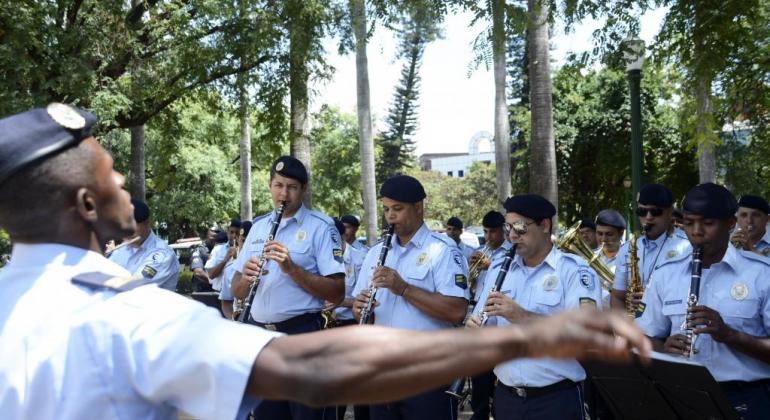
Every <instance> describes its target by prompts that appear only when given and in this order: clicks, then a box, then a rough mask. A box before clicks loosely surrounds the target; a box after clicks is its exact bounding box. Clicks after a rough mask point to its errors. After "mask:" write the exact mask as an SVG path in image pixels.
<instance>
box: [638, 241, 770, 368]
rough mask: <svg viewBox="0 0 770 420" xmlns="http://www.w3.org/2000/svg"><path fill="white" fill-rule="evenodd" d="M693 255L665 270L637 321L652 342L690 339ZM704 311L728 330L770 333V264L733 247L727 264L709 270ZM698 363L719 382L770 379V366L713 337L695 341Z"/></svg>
mask: <svg viewBox="0 0 770 420" xmlns="http://www.w3.org/2000/svg"><path fill="white" fill-rule="evenodd" d="M691 260H692V257H691V255H681V256H679V258H675V259H673V260H670V261H668V262H666V263H665V264H663V265H662V266H660V268H659V269H658V270H657V271H656V272H655V274H653V276H652V281H651V282H650V286H649V287H648V288H647V290H645V292H644V299H643V302H644V303H645V305H646V307H645V309H644V313H643V314H642V316H641V317H639V318H637V319H636V322H637V323H638V324H639V327H640V328H641V329H642V331H644V333H645V334H646V335H648V336H650V337H656V338H660V339H664V340H665V339H666V338H667V337H669V336H671V335H675V334H684V330H683V329H682V326H683V325H682V324H683V322H684V319H685V314H686V310H687V296H688V295H689V293H690V277H691V274H692V272H691V269H690V262H691ZM698 304H699V305H704V306H708V307H709V308H711V309H713V310H715V311H717V312H719V314H720V315H721V316H722V319H723V320H724V322H725V324H727V325H728V326H730V328H733V329H735V330H738V331H742V332H744V333H746V334H750V335H753V336H757V337H765V338H766V337H768V333H770V260H768V259H767V258H764V257H762V256H759V255H756V254H753V253H750V252H741V251H738V250H736V249H735V248H734V247H733V246H732V245H729V246H728V248H727V252H726V253H725V256H724V257H723V258H722V261H720V262H718V263H716V264H713V265H712V266H711V267H710V268H709V269H705V268H704V269H703V272H702V275H701V282H700V296H699V299H698ZM694 349H696V350H697V353H695V354H693V357H692V360H693V361H695V362H698V363H701V364H702V365H704V366H706V368H707V369H708V370H709V371H710V372H711V374H712V375H713V376H714V379H716V380H717V381H720V382H721V381H755V380H758V379H765V378H770V365H768V364H766V363H762V362H760V361H759V360H757V359H754V358H752V357H750V356H747V355H745V354H743V353H741V352H739V351H737V350H735V349H732V348H731V347H729V346H727V345H726V344H722V343H718V342H716V341H714V340H713V339H712V338H711V335H709V334H702V335H699V336H697V338H696V339H695V344H694Z"/></svg>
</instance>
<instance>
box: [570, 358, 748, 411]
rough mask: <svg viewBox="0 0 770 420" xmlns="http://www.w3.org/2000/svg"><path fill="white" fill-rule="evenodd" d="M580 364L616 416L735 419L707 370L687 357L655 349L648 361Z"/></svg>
mask: <svg viewBox="0 0 770 420" xmlns="http://www.w3.org/2000/svg"><path fill="white" fill-rule="evenodd" d="M581 364H582V365H583V368H585V370H586V373H587V375H588V376H590V378H591V380H592V381H593V384H594V386H595V388H596V389H598V390H599V393H601V395H602V397H603V398H604V400H605V402H606V403H607V406H609V409H610V410H611V411H612V414H613V415H614V416H615V418H616V419H618V420H620V419H624V420H625V419H629V420H648V419H656V420H690V419H692V420H700V419H709V420H710V419H727V420H738V415H737V413H736V412H735V410H734V409H733V407H732V404H730V401H729V400H728V399H727V397H726V396H725V394H724V392H722V389H721V388H720V387H719V384H718V383H717V382H716V381H715V380H714V377H713V376H711V373H710V372H709V371H708V370H707V369H706V368H705V367H703V366H702V365H700V364H697V363H693V362H691V361H689V360H685V359H681V358H677V357H673V356H669V355H666V354H662V353H653V355H652V360H651V362H650V364H649V365H643V364H641V363H639V362H638V361H634V363H632V364H627V365H618V364H610V363H605V362H600V361H588V362H581Z"/></svg>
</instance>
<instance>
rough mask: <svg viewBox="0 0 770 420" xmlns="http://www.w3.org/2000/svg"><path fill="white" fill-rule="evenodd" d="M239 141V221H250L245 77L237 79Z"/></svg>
mask: <svg viewBox="0 0 770 420" xmlns="http://www.w3.org/2000/svg"><path fill="white" fill-rule="evenodd" d="M239 79H240V80H239V83H238V89H239V90H240V92H239V96H240V98H239V99H240V114H241V115H240V117H241V140H240V144H239V146H240V147H239V149H240V156H241V220H251V217H252V214H251V129H250V127H249V95H248V91H247V89H246V81H245V77H244V76H243V75H241V76H240V77H239Z"/></svg>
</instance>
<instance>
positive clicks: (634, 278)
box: [626, 224, 650, 320]
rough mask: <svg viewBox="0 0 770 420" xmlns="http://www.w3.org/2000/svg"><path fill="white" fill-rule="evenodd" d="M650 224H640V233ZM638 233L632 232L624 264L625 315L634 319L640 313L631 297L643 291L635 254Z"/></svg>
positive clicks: (647, 228)
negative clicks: (626, 276) (625, 270)
mask: <svg viewBox="0 0 770 420" xmlns="http://www.w3.org/2000/svg"><path fill="white" fill-rule="evenodd" d="M649 228H650V225H647V224H645V225H642V232H641V234H642V235H644V234H646V233H647V230H649ZM638 238H639V235H637V234H636V233H632V234H631V237H630V238H629V243H628V254H627V255H626V261H627V262H626V265H627V267H628V279H627V280H628V282H627V283H626V315H628V317H629V318H630V319H631V320H634V319H636V318H638V317H640V316H641V315H642V312H643V311H641V310H640V309H641V308H640V307H638V306H634V304H633V303H632V299H633V296H634V293H643V292H644V286H643V285H642V276H641V274H640V273H639V255H638V254H637V245H636V240H637V239H638Z"/></svg>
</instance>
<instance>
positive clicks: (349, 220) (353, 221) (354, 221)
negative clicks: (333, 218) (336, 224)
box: [340, 214, 361, 227]
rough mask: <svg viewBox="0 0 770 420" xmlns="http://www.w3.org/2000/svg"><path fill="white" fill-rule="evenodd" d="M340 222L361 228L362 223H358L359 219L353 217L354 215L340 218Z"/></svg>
mask: <svg viewBox="0 0 770 420" xmlns="http://www.w3.org/2000/svg"><path fill="white" fill-rule="evenodd" d="M340 221H341V222H342V223H347V224H349V225H352V226H355V227H359V226H361V222H359V221H358V218H357V217H356V216H353V215H352V214H346V215H344V216H342V217H341V218H340Z"/></svg>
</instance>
